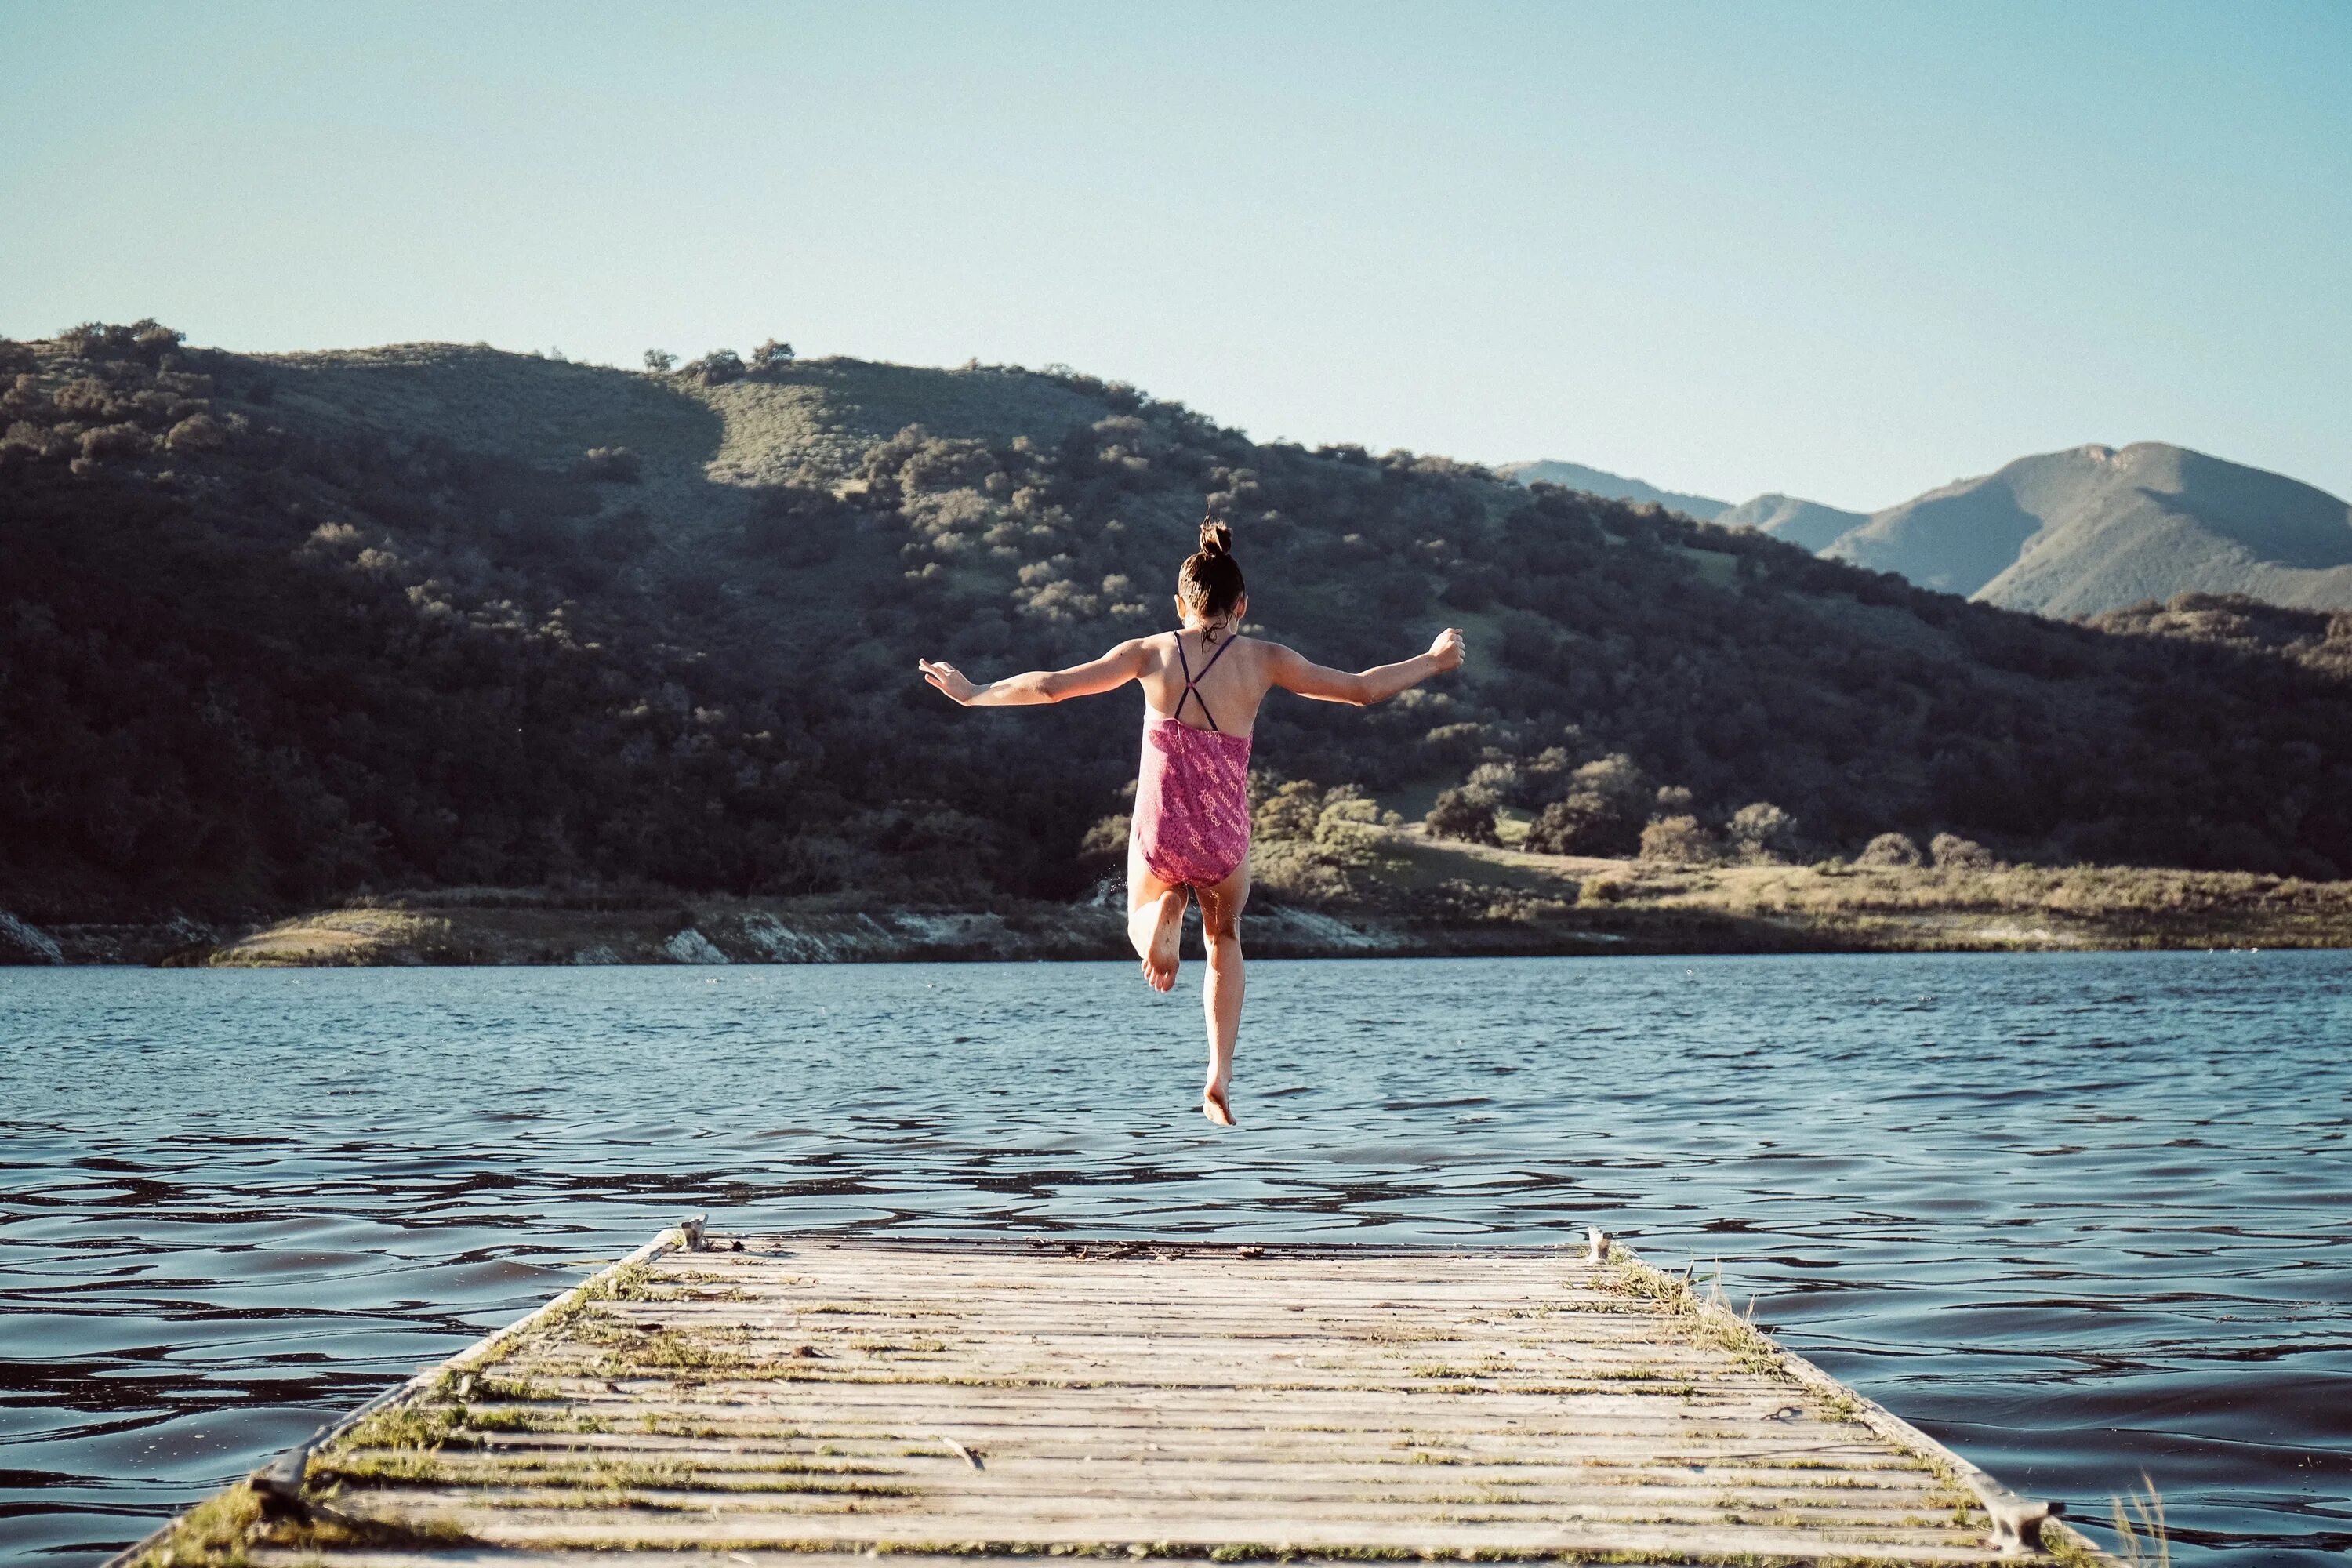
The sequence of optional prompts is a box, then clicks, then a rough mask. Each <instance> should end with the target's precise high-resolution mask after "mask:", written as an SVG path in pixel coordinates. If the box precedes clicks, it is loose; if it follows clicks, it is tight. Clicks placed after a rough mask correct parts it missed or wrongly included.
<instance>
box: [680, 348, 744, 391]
mask: <svg viewBox="0 0 2352 1568" xmlns="http://www.w3.org/2000/svg"><path fill="white" fill-rule="evenodd" d="M678 374H681V375H688V376H692V377H693V378H694V379H695V380H697V381H698V382H700V383H702V384H703V385H705V386H722V385H724V384H727V383H728V382H730V381H740V380H742V379H743V356H742V355H741V354H739V353H736V352H735V351H734V350H733V349H712V350H711V351H710V352H709V353H707V354H704V355H703V356H702V357H701V358H700V359H698V360H688V362H687V363H686V368H685V369H684V370H682V371H680V372H679V373H678Z"/></svg>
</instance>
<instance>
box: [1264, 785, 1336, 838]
mask: <svg viewBox="0 0 2352 1568" xmlns="http://www.w3.org/2000/svg"><path fill="white" fill-rule="evenodd" d="M1322 816H1323V792H1322V790H1321V789H1319V788H1318V787H1317V786H1316V785H1315V784H1310V783H1309V782H1307V780H1305V779H1293V780H1291V781H1290V782H1289V783H1288V784H1284V785H1282V786H1280V787H1279V788H1277V789H1276V791H1275V792H1274V794H1273V795H1269V796H1267V797H1266V799H1265V801H1263V802H1262V803H1260V805H1258V808H1257V810H1256V811H1255V813H1254V814H1253V816H1252V822H1251V830H1252V832H1253V833H1255V835H1256V837H1260V838H1266V839H1273V840H1275V841H1276V842H1280V841H1282V840H1285V839H1311V838H1313V837H1315V825H1316V824H1317V823H1318V821H1320V820H1321V819H1322Z"/></svg>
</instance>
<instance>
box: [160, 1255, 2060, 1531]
mask: <svg viewBox="0 0 2352 1568" xmlns="http://www.w3.org/2000/svg"><path fill="white" fill-rule="evenodd" d="M2049 1511H2050V1510H2048V1508H2047V1507H2046V1506H2044V1505H2039V1504H2034V1503H2031V1502H2029V1501H2027V1500H2023V1499H2021V1498H2018V1497H2015V1496H2013V1495H2012V1494H2011V1493H2009V1492H2008V1491H2006V1490H2004V1489H2002V1488H2000V1486H1999V1485H1998V1484H1997V1483H1995V1482H1993V1481H1992V1480H1991V1479H1990V1478H1989V1477H1987V1476H1985V1475H1984V1474H1983V1473H1982V1472H1980V1471H1979V1470H1977V1469H1975V1468H1973V1467H1971V1466H1969V1464H1968V1463H1967V1462H1966V1461H1964V1460H1962V1459H1960V1458H1958V1457H1957V1456H1956V1455H1953V1454H1952V1453H1950V1452H1948V1450H1946V1449H1944V1448H1943V1447H1940V1446H1938V1445H1937V1444H1936V1443H1935V1442H1934V1441H1932V1440H1931V1439H1929V1438H1927V1436H1924V1435H1922V1434H1921V1433H1919V1432H1917V1431H1916V1430H1915V1429H1914V1428H1912V1427H1910V1426H1907V1425H1906V1424H1905V1423H1903V1422H1902V1421H1900V1420H1899V1419H1897V1418H1896V1417H1895V1416H1893V1415H1890V1414H1888V1413H1887V1412H1885V1410H1883V1409H1881V1408H1880V1407H1878V1406H1877V1405H1873V1404H1872V1403H1871V1402H1869V1401H1868V1400H1865V1399H1863V1398H1861V1397H1860V1396H1858V1395H1856V1394H1853V1392H1852V1391H1851V1390H1849V1389H1846V1388H1844V1387H1843V1386H1842V1385H1841V1384H1838V1383H1837V1382H1835V1381H1834V1380H1833V1379H1832V1378H1830V1377H1829V1376H1828V1375H1827V1374H1826V1373H1822V1372H1821V1371H1820V1370H1819V1369H1818V1368H1815V1367H1813V1366H1812V1365H1811V1363H1807V1362H1805V1361H1803V1360H1801V1358H1799V1357H1797V1356H1794V1355H1792V1354H1790V1352H1787V1351H1785V1350H1782V1349H1780V1347H1778V1346H1777V1345H1775V1344H1774V1343H1773V1342H1770V1341H1769V1340H1768V1339H1766V1338H1765V1337H1764V1336H1762V1335H1761V1334H1759V1333H1758V1332H1757V1331H1755V1330H1754V1329H1752V1328H1751V1327H1749V1326H1748V1324H1747V1323H1746V1322H1745V1321H1742V1320H1740V1319H1738V1317H1736V1316H1734V1315H1732V1314H1731V1313H1729V1312H1727V1311H1726V1310H1723V1309H1722V1308H1721V1307H1719V1306H1717V1305H1712V1304H1710V1303H1708V1302H1706V1301H1705V1300H1701V1299H1700V1298H1699V1297H1698V1296H1697V1295H1696V1293H1694V1292H1693V1291H1691V1290H1690V1289H1689V1288H1688V1286H1687V1284H1686V1283H1685V1282H1683V1281H1680V1280H1676V1279H1671V1278H1669V1277H1666V1276H1663V1275H1660V1274H1658V1273H1656V1272H1654V1271H1653V1270H1651V1269H1649V1268H1646V1267H1644V1266H1643V1265H1642V1264H1641V1263H1640V1262H1638V1261H1637V1260H1635V1259H1634V1258H1632V1256H1631V1255H1630V1254H1628V1253H1627V1252H1626V1251H1625V1249H1624V1248H1623V1247H1608V1246H1607V1245H1606V1243H1605V1242H1604V1241H1602V1240H1601V1239H1600V1238H1598V1237H1596V1238H1595V1241H1594V1243H1593V1245H1592V1246H1591V1247H1589V1248H1580V1249H1577V1250H1573V1251H1569V1250H1555V1249H1533V1248H1518V1249H1508V1250H1486V1251H1469V1250H1463V1251H1454V1250H1437V1249H1429V1248H1412V1249H1407V1248H1389V1247H1272V1246H1269V1247H1235V1246H1207V1245H1181V1244H1160V1243H1132V1242H1097V1243H1087V1244H1078V1243H1063V1242H1059V1241H1055V1242H1053V1243H1050V1244H1047V1243H1042V1242H1036V1241H1028V1242H996V1243H973V1242H963V1241H911V1240H891V1239H886V1238H873V1239H866V1238H853V1237H841V1236H742V1237H721V1236H719V1235H716V1234H708V1235H706V1234H705V1232H704V1229H703V1227H702V1226H701V1224H700V1223H699V1222H698V1221H688V1222H687V1223H686V1224H685V1225H683V1226H680V1227H678V1228H677V1229H676V1230H673V1231H670V1232H667V1233H665V1235H664V1236H663V1237H661V1238H659V1239H657V1240H656V1241H655V1242H654V1243H652V1244H651V1245H649V1246H647V1247H645V1248H643V1249H642V1250H640V1251H639V1252H638V1253H637V1254H635V1256H634V1257H632V1258H627V1259H625V1260H624V1261H623V1262H621V1263H619V1264H615V1265H614V1266H613V1267H612V1268H607V1269H605V1270H604V1272H602V1273H600V1274H598V1275H597V1276H595V1277H594V1278H593V1279H590V1280H589V1281H587V1282H586V1283H585V1284H583V1285H582V1286H580V1287H579V1288H577V1289H573V1290H571V1291H568V1292H566V1293H565V1294H564V1295H563V1296H561V1297H559V1298H557V1299H556V1300H554V1301H552V1302H550V1303H549V1304H548V1305H547V1306H546V1307H544V1308H541V1310H539V1311H537V1312H534V1313H532V1314H531V1315H530V1317H528V1318H525V1319H523V1320H522V1321H520V1322H517V1323H515V1324H513V1325H511V1326H510V1327H509V1328H507V1329H505V1330H502V1331H499V1332H498V1333H496V1334H493V1335H491V1336H490V1337H489V1338H488V1339H487V1340H484V1341H483V1342H480V1343H478V1344H477V1345H475V1346H473V1347H472V1348H471V1349H469V1350H467V1351H466V1352H462V1353H461V1354H459V1355H457V1356H456V1357H454V1358H452V1359H451V1360H450V1361H448V1362H446V1363H443V1364H442V1365H440V1366H438V1367H436V1368H433V1369H431V1370H430V1371H428V1372H425V1373H420V1374H419V1375H418V1376H417V1377H416V1378H415V1379H414V1380H413V1381H412V1382H410V1383H409V1384H406V1385H404V1386H403V1387H401V1388H398V1389H395V1390H394V1391H392V1392H391V1393H389V1394H386V1395H384V1396H383V1397H382V1398H380V1399H378V1400H376V1401H374V1402H373V1403H372V1404H371V1405H367V1406H365V1407H363V1408H362V1410H360V1411H358V1412H354V1413H353V1415H352V1416H350V1417H347V1418H346V1419H345V1420H343V1421H341V1422H340V1423H338V1424H337V1425H336V1426H333V1427H331V1428H328V1429H326V1430H325V1431H322V1432H321V1434H320V1436H318V1437H316V1438H314V1439H313V1440H312V1441H311V1442H310V1443H309V1444H306V1445H304V1446H303V1447H300V1448H298V1449H296V1450H295V1451H294V1452H292V1453H290V1454H289V1455H288V1456H286V1457H285V1458H281V1459H280V1460H278V1462H277V1463H276V1464H274V1465H271V1466H268V1467H265V1468H263V1469H261V1470H257V1471H256V1472H255V1473H254V1475H253V1477H252V1478H251V1479H249V1480H247V1481H246V1482H244V1483H240V1484H239V1485H238V1486H236V1487H235V1488H232V1489H230V1490H229V1491H227V1492H226V1493H223V1494H221V1495H220V1496H218V1497H216V1498H215V1499H213V1500H210V1501H208V1502H206V1503H205V1504H203V1505H201V1506H199V1507H198V1508H196V1509H194V1510H191V1511H190V1512H189V1513H188V1514H186V1515H184V1516H183V1517H182V1518H181V1519H180V1520H178V1521H174V1522H173V1524H172V1525H171V1526H167V1527H166V1528H165V1529H164V1530H163V1531H159V1532H158V1533H157V1534H156V1535H155V1536H154V1537H152V1538H151V1539H150V1540H148V1541H146V1542H142V1543H141V1544H140V1545H138V1546H136V1547H133V1548H131V1550H130V1551H128V1552H124V1553H123V1554H122V1555H121V1557H119V1558H117V1559H116V1563H117V1564H119V1565H122V1568H129V1565H131V1564H135V1563H143V1564H147V1565H149V1568H191V1565H192V1564H195V1563H226V1562H230V1561H234V1560H236V1559H238V1558H240V1557H241V1558H243V1559H245V1560H248V1561H252V1562H255V1563H289V1564H291V1563H328V1564H336V1565H343V1568H357V1565H361V1564H371V1565H373V1564H383V1565H390V1564H394V1563H400V1564H406V1563H424V1562H427V1561H432V1562H447V1561H452V1560H478V1559H481V1558H486V1557H497V1558H499V1559H501V1560H513V1559H521V1560H527V1561H545V1560H551V1559H555V1558H559V1557H560V1558H564V1559H566V1560H568V1561H579V1560H582V1559H583V1558H584V1556H585V1554H588V1553H610V1552H614V1551H627V1552H631V1553H633V1554H635V1561H638V1562H646V1561H648V1560H658V1559H663V1558H682V1557H685V1556H691V1557H692V1558H693V1559H694V1560H695V1561H696V1562H697V1563H713V1564H715V1563H756V1564H764V1563H770V1562H774V1563H801V1564H809V1563H810V1561H811V1559H812V1558H827V1557H835V1558H840V1557H846V1556H849V1555H852V1554H858V1555H873V1554H876V1553H877V1552H889V1553H892V1554H896V1555H902V1556H908V1555H911V1556H915V1557H932V1556H936V1557H940V1558H945V1557H947V1556H955V1557H962V1558H970V1557H975V1556H980V1557H1015V1556H1106V1555H1116V1556H1122V1557H1127V1556H1132V1557H1153V1556H1173V1557H1192V1558H1208V1559H1212V1560H1214V1561H1217V1562H1253V1561H1273V1560H1294V1561H1295V1560H1308V1561H1312V1560H1317V1559H1323V1560H1337V1559H1349V1560H1363V1559H1367V1558H1381V1559H1424V1558H1426V1559H1434V1558H1454V1559H1461V1560H1503V1559H1549V1560H1570V1561H1576V1560H1589V1559H1594V1558H1602V1559H1606V1560H1608V1561H1612V1562H1628V1561H1639V1562H1665V1563H1676V1562H1702V1563H1704V1562H1723V1561H1737V1562H1740V1563H1775V1562H1778V1563H1831V1562H1836V1563H2036V1562H2042V1563H2047V1562H2102V1561H2105V1559H2102V1558H2100V1557H2099V1556H2098V1554H2097V1553H2096V1552H2094V1551H2092V1550H2091V1548H2090V1543H2089V1542H2087V1541H2086V1540H2085V1539H2084V1537H2082V1536H2080V1535H2079V1534H2076V1533H2075V1532H2074V1531H2071V1530H2068V1529H2067V1528H2066V1527H2065V1526H2064V1525H2063V1524H2061V1523H2059V1522H2058V1521H2055V1520H2051V1519H2047V1518H2046V1517H2045V1516H2046V1515H2047V1514H2048V1513H2049Z"/></svg>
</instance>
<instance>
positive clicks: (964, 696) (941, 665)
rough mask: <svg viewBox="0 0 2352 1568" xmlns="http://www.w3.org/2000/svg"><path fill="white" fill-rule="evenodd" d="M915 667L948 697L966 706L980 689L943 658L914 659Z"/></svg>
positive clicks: (969, 704)
mask: <svg viewBox="0 0 2352 1568" xmlns="http://www.w3.org/2000/svg"><path fill="white" fill-rule="evenodd" d="M915 668H918V669H920V670H921V671H922V672H923V679H925V680H928V681H929V682H930V683H931V684H932V685H933V686H934V687H936V688H938V689H940V690H941V691H944V692H946V693H947V694H948V696H949V697H950V699H952V700H955V701H958V702H961V703H962V704H963V705H964V706H965V707H967V708H969V707H971V700H972V698H973V697H974V696H975V695H976V694H977V693H978V692H979V690H980V688H979V687H977V686H974V685H973V684H972V683H971V679H970V678H968V677H967V676H966V675H965V674H964V672H963V671H962V670H961V669H958V668H956V667H955V666H954V665H951V664H950V663H948V662H947V661H946V660H944V659H940V660H936V661H935V660H932V659H928V658H919V659H917V660H916V661H915Z"/></svg>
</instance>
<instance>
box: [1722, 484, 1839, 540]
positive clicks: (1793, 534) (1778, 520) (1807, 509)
mask: <svg viewBox="0 0 2352 1568" xmlns="http://www.w3.org/2000/svg"><path fill="white" fill-rule="evenodd" d="M1715 521H1717V522H1719V523H1721V524H1722V525H1723V526H1724V527H1726V528H1752V529H1754V530H1756V531H1757V532H1759V533H1769V534H1770V535H1771V536H1772V537H1773V538H1775V539H1785V540H1787V541H1788V542H1790V543H1791V544H1794V545H1797V546H1799V547H1801V548H1802V549H1806V550H1814V551H1818V550H1821V549H1822V548H1823V547H1824V546H1826V545H1828V544H1830V543H1831V542H1833V541H1835V540H1836V539H1838V538H1839V537H1840V536H1841V535H1843V534H1845V533H1847V532H1850V531H1853V530H1854V529H1857V528H1859V527H1861V526H1862V525H1863V524H1864V523H1865V522H1868V521H1870V519H1869V518H1868V517H1866V516H1864V514H1863V513H1861V512H1858V511H1841V510H1838V509H1837V508H1836V507H1833V506H1823V505H1822V503H1821V502H1819V501H1817V500H1799V499H1798V498H1797V497H1795V496H1783V495H1769V496H1758V497H1757V498H1756V499H1755V500H1751V501H1742V502H1741V503H1740V504H1739V505H1738V506H1736V507H1733V508H1732V509H1731V510H1728V511H1727V512H1725V513H1724V514H1723V515H1722V516H1720V517H1718V518H1717V519H1716V520H1715Z"/></svg>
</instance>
